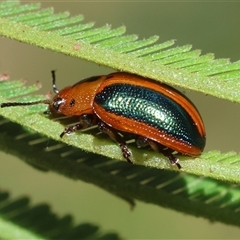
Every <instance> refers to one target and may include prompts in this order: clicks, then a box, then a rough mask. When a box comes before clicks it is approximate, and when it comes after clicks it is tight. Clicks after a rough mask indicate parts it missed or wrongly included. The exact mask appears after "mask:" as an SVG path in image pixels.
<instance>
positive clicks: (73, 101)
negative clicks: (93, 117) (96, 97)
mask: <svg viewBox="0 0 240 240" xmlns="http://www.w3.org/2000/svg"><path fill="white" fill-rule="evenodd" d="M69 105H70V107H73V106H74V105H75V99H72V100H71V102H70V104H69Z"/></svg>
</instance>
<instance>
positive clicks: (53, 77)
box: [51, 70, 59, 93]
mask: <svg viewBox="0 0 240 240" xmlns="http://www.w3.org/2000/svg"><path fill="white" fill-rule="evenodd" d="M51 73H52V88H53V91H54V92H55V93H59V90H58V89H57V86H56V75H55V70H52V71H51Z"/></svg>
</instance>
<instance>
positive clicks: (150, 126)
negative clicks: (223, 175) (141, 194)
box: [1, 71, 206, 168]
mask: <svg viewBox="0 0 240 240" xmlns="http://www.w3.org/2000/svg"><path fill="white" fill-rule="evenodd" d="M52 87H53V91H54V92H55V93H56V95H55V96H54V97H53V99H52V100H41V101H36V102H28V103H22V102H7V103H2V104H1V107H2V108H3V107H10V106H23V105H34V104H41V103H44V104H48V106H49V107H48V111H47V113H49V114H63V115H65V116H78V117H79V122H78V123H77V124H75V125H73V126H69V127H66V128H65V130H64V131H63V132H62V133H61V134H60V137H63V136H64V135H65V134H70V133H72V132H75V131H77V130H81V129H85V128H88V127H90V126H92V125H98V128H99V129H100V131H102V132H104V133H106V134H108V135H109V137H110V138H111V139H113V140H114V141H115V142H116V143H117V144H118V145H119V146H120V148H121V150H122V154H123V157H124V158H125V159H126V160H127V161H128V162H130V163H131V162H132V161H131V159H130V157H131V151H130V150H129V149H128V146H127V144H126V142H125V141H124V139H123V137H122V136H121V135H120V134H119V133H123V134H124V133H130V134H133V136H134V138H135V141H136V144H137V146H138V147H145V146H147V145H149V146H150V147H151V148H152V149H153V150H155V151H158V152H161V153H162V154H163V155H165V156H166V157H167V158H168V159H169V160H170V162H171V164H173V165H176V166H177V167H178V168H181V166H180V164H179V160H178V158H177V157H176V156H175V155H174V154H173V152H174V151H177V152H178V153H180V154H184V155H188V156H193V157H195V156H198V155H200V154H201V152H202V151H203V149H204V147H205V142H206V137H205V135H206V134H205V128H204V124H203V121H202V118H201V116H200V114H199V112H198V110H197V109H196V107H195V106H194V104H193V103H192V102H191V101H190V100H189V99H188V98H187V97H185V96H184V95H183V94H182V93H180V92H179V91H177V90H176V89H174V88H172V87H170V86H168V85H166V84H163V83H159V82H156V81H154V80H152V79H148V78H144V77H141V76H138V75H135V74H131V73H126V72H115V73H111V74H108V75H103V76H93V77H89V78H86V79H84V80H81V81H79V82H77V83H76V84H74V85H73V86H69V87H66V88H64V89H62V90H61V91H59V90H58V89H57V87H56V77H55V71H52Z"/></svg>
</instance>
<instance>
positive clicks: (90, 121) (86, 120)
mask: <svg viewBox="0 0 240 240" xmlns="http://www.w3.org/2000/svg"><path fill="white" fill-rule="evenodd" d="M95 120H96V119H95V118H94V116H93V115H92V114H83V115H82V116H80V119H79V123H77V124H75V125H73V126H69V127H67V128H65V129H64V131H63V132H62V133H61V134H60V137H61V138H62V137H63V136H64V135H65V134H71V133H73V132H75V131H78V130H81V129H84V128H88V127H90V126H92V125H94V123H95Z"/></svg>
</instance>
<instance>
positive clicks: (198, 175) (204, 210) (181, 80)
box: [0, 1, 240, 226]
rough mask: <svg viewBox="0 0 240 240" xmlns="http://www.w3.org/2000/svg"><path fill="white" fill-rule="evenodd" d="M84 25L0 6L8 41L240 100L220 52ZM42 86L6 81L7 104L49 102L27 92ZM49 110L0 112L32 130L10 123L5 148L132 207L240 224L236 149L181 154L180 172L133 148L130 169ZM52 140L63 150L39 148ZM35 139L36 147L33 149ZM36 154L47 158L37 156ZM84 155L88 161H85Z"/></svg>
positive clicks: (114, 151)
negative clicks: (67, 132)
mask: <svg viewBox="0 0 240 240" xmlns="http://www.w3.org/2000/svg"><path fill="white" fill-rule="evenodd" d="M82 20H83V16H81V15H80V16H76V17H69V14H68V13H61V14H54V13H53V10H52V9H40V6H39V4H26V5H22V6H21V5H19V3H18V2H17V1H14V2H13V1H7V2H3V3H1V4H0V35H2V36H5V37H9V38H12V39H16V40H18V41H22V42H25V43H29V44H33V45H35V46H38V47H42V48H45V49H50V50H52V51H55V52H59V53H64V54H67V55H70V56H73V57H78V58H82V59H86V60H88V61H92V62H95V63H97V64H101V65H105V66H109V67H112V68H114V69H117V70H122V71H127V72H132V73H137V74H138V75H142V76H145V77H149V78H152V79H155V80H157V81H161V82H166V83H169V84H173V85H176V86H181V87H185V88H188V89H193V90H196V91H200V92H203V93H205V94H210V95H213V96H217V97H219V98H224V99H228V100H231V101H235V102H240V97H239V90H240V89H239V84H238V82H237V80H239V78H240V62H235V63H230V62H229V61H228V60H226V59H217V60H215V59H214V56H213V55H212V54H206V55H200V51H198V50H193V51H192V50H191V46H190V45H186V46H182V47H174V46H173V45H174V41H173V40H169V41H167V42H163V43H156V42H157V40H158V37H157V36H153V37H150V38H148V39H143V40H138V39H137V36H136V35H125V34H124V32H125V27H119V28H116V29H111V27H110V26H109V25H106V26H103V27H101V28H93V25H94V24H93V23H91V22H90V23H81V21H82ZM37 89H38V86H37V85H35V86H25V85H24V83H23V82H21V81H11V82H10V81H3V82H2V83H1V85H0V102H6V101H7V99H9V98H12V97H17V100H19V101H26V102H28V101H35V100H38V99H44V96H41V95H31V96H30V95H26V94H29V93H31V92H33V91H36V90H37ZM45 109H46V106H41V105H39V106H31V107H16V108H14V109H13V108H5V109H0V114H1V115H2V116H3V117H4V118H6V119H9V120H11V121H14V122H16V123H18V124H21V125H22V126H24V128H22V127H20V126H18V125H16V124H13V123H10V122H7V121H5V120H3V121H2V125H0V128H1V135H0V138H1V139H0V144H1V145H0V148H1V149H2V150H3V151H6V152H11V153H12V154H15V155H17V156H19V158H21V159H23V160H25V161H27V162H28V163H30V164H31V165H34V166H35V167H38V168H40V169H45V170H52V171H56V172H58V173H60V174H63V175H65V176H68V177H70V178H73V179H76V178H77V179H81V180H83V181H87V182H92V183H94V184H96V185H98V186H99V187H101V188H104V189H106V190H107V191H110V192H112V193H113V194H116V195H118V196H120V197H122V198H124V199H125V200H127V201H128V202H130V203H131V204H132V205H133V200H132V199H139V200H142V201H145V202H151V203H154V204H158V205H161V206H165V207H170V208H173V209H176V210H179V211H184V212H186V213H189V214H193V215H198V216H203V217H205V218H208V219H210V220H217V221H221V222H224V223H228V224H233V225H237V226H239V225H240V222H239V207H238V206H239V199H240V198H239V194H240V191H239V190H240V189H239V187H235V188H234V187H232V185H231V184H232V183H239V182H240V178H239V172H240V163H239V158H240V156H239V155H238V154H236V153H235V152H228V153H220V152H219V151H216V150H212V151H209V152H207V153H204V154H202V155H201V157H199V158H197V159H191V158H190V157H181V158H180V160H181V165H182V167H183V168H182V170H181V173H179V172H178V171H177V169H176V168H175V167H173V166H171V165H170V164H169V162H168V161H166V159H165V157H163V156H162V155H160V154H157V153H154V152H153V151H148V150H139V149H137V148H136V147H134V146H131V147H130V148H131V151H132V152H133V157H134V159H133V161H134V163H135V165H134V166H130V165H128V164H126V163H125V162H120V161H118V160H124V159H123V158H122V154H121V151H120V150H119V148H118V146H116V145H115V144H114V143H112V142H111V141H110V140H108V139H106V138H104V137H102V136H101V135H99V136H97V137H96V136H94V135H92V134H88V133H76V134H72V135H71V136H65V137H64V138H63V139H60V137H59V134H60V133H61V132H62V131H63V129H64V127H63V125H62V124H60V123H59V122H58V121H53V120H52V119H49V118H48V117H46V116H44V115H43V114H41V112H43V111H44V110H45ZM26 129H27V130H26ZM37 133H38V134H37ZM24 134H25V135H26V136H27V137H26V138H21V140H20V138H19V140H18V143H19V144H16V145H15V146H16V147H15V146H14V148H13V146H12V144H11V143H12V141H13V139H17V137H18V136H22V135H23V136H25V135H24ZM43 135H44V136H46V137H47V138H46V137H43ZM49 138H50V139H53V140H55V141H57V142H55V141H54V142H53V146H55V145H57V144H60V147H59V148H58V151H57V152H56V151H54V147H53V150H49V151H40V150H39V149H43V148H44V146H43V145H42V143H43V142H44V141H45V140H46V139H49ZM30 142H31V148H29V147H27V146H29V144H30ZM68 145H70V146H73V148H72V147H69V146H68ZM79 148H80V149H81V150H84V151H87V152H88V153H86V152H84V151H81V150H80V149H79ZM59 149H61V150H59ZM36 151H38V152H41V154H39V155H38V156H36V154H35V153H36ZM76 151H77V156H78V157H77V156H76ZM90 152H91V153H90ZM96 154H99V155H102V156H101V157H100V156H99V155H96ZM79 155H81V159H82V160H81V161H80V162H79V161H77V160H79ZM54 159H56V160H57V161H55V160H54ZM112 159H115V160H112ZM86 160H89V161H86ZM141 165H143V166H141ZM144 166H145V167H144ZM146 167H151V168H146ZM160 169H170V170H174V171H176V172H174V171H162V170H160ZM187 173H190V174H187ZM192 174H193V175H192ZM99 179H101V181H99ZM219 180H221V181H219ZM222 181H226V182H227V183H223V182H222ZM126 182H127V184H126Z"/></svg>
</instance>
